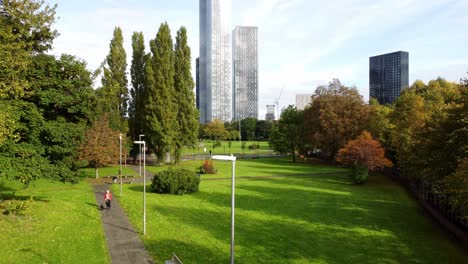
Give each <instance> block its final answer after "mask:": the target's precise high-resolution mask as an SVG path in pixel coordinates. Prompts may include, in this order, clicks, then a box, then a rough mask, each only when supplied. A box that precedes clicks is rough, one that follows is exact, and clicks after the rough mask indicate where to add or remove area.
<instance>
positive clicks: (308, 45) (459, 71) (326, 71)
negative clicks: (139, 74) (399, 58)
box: [49, 0, 468, 119]
mask: <svg viewBox="0 0 468 264" xmlns="http://www.w3.org/2000/svg"><path fill="white" fill-rule="evenodd" d="M225 1H228V0H225ZM230 2H231V24H232V27H233V28H234V26H235V25H248V26H258V27H259V114H260V116H259V117H260V118H261V119H263V118H264V116H265V112H266V109H265V105H266V104H272V103H273V101H274V98H275V97H277V96H278V95H279V93H280V91H281V89H282V87H284V92H283V95H282V97H281V99H280V106H281V107H283V106H286V105H288V104H294V101H295V95H296V94H298V93H313V92H314V90H315V88H316V86H317V85H319V84H325V83H327V82H328V81H330V80H331V79H332V78H339V79H340V80H341V81H342V83H344V84H345V85H348V86H356V87H357V88H358V90H359V92H360V93H361V94H362V95H363V96H364V98H365V99H366V100H367V99H368V96H369V90H368V89H369V88H368V87H369V85H368V82H369V80H368V78H369V77H368V67H369V66H368V63H369V62H368V61H369V57H370V56H374V55H379V54H383V53H387V52H393V51H398V50H404V51H408V52H409V58H410V66H409V70H410V83H412V82H413V81H414V80H416V79H420V80H423V81H425V82H427V81H429V80H431V79H434V78H437V77H438V76H442V77H444V78H446V79H447V80H450V81H457V82H458V81H459V79H460V78H462V77H467V71H468V0H326V1H311V0H232V1H230ZM49 3H57V4H58V8H57V16H59V17H60V18H59V19H58V21H57V23H56V25H55V28H56V29H57V30H58V31H59V32H60V34H61V36H60V37H58V38H57V39H56V41H55V43H54V50H53V51H52V53H54V54H60V53H68V54H73V55H76V56H78V57H80V58H82V59H84V60H86V61H87V62H88V65H89V68H90V69H95V68H97V67H98V66H99V64H100V63H101V62H102V61H103V60H104V58H105V56H106V55H107V53H108V49H109V48H108V47H109V41H110V39H111V38H112V31H113V29H114V27H115V26H120V27H121V28H122V30H123V32H124V41H125V47H126V51H127V56H128V60H129V65H130V60H131V43H130V41H131V34H132V32H133V31H143V33H144V36H145V40H146V42H147V43H148V41H149V39H153V38H155V35H156V33H157V30H158V28H159V25H160V24H161V23H162V22H164V21H167V22H168V24H169V26H170V28H171V30H172V34H173V36H174V35H175V32H176V31H177V30H178V28H179V27H180V26H182V25H183V26H185V27H187V30H188V38H189V45H190V47H191V48H192V59H193V61H194V60H195V58H196V57H197V56H198V53H199V51H198V47H199V44H198V41H199V40H198V36H199V32H198V0H172V1H168V0H152V1H150V0H138V1H137V0H94V1H93V0H82V1H50V2H49ZM147 46H148V44H147ZM147 50H148V49H147ZM193 72H194V70H193Z"/></svg>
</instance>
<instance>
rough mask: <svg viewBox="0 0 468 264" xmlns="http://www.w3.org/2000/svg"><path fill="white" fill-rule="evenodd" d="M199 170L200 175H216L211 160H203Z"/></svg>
mask: <svg viewBox="0 0 468 264" xmlns="http://www.w3.org/2000/svg"><path fill="white" fill-rule="evenodd" d="M199 170H200V174H216V169H215V167H214V165H213V161H212V160H205V161H204V162H203V165H202V166H201V167H200V168H199Z"/></svg>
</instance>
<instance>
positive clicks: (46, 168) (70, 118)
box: [0, 55, 95, 184]
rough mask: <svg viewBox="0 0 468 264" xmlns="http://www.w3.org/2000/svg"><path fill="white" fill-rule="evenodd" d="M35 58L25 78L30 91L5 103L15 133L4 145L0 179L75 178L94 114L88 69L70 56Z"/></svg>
mask: <svg viewBox="0 0 468 264" xmlns="http://www.w3.org/2000/svg"><path fill="white" fill-rule="evenodd" d="M31 62H32V63H31V67H30V68H29V69H28V71H27V75H26V76H25V78H26V79H27V80H28V82H29V83H30V85H31V88H32V90H31V92H30V93H29V94H28V96H27V97H25V98H24V99H23V100H11V101H5V102H4V103H3V104H2V105H4V106H5V108H8V109H10V110H9V113H10V114H9V119H10V120H11V121H12V123H13V124H15V128H14V131H13V134H14V135H15V137H13V138H9V139H8V140H6V141H5V142H4V143H3V144H2V145H1V146H0V177H6V178H9V179H17V180H20V181H21V182H22V183H24V184H27V183H29V182H30V181H31V180H34V179H37V178H41V177H47V178H53V179H57V180H61V181H71V182H76V181H77V179H78V178H77V173H76V170H77V167H78V163H77V156H78V155H77V152H78V146H79V144H80V143H81V140H82V138H83V132H84V130H85V128H86V126H87V124H88V123H89V122H90V118H92V117H93V108H94V101H95V97H94V93H93V90H92V88H91V79H90V72H89V71H87V70H86V64H85V63H84V62H82V61H79V60H77V59H76V58H74V57H73V56H69V55H63V56H62V57H61V58H60V59H59V60H57V59H55V57H53V56H50V55H37V56H35V57H33V58H32V59H31Z"/></svg>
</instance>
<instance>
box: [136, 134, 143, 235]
mask: <svg viewBox="0 0 468 264" xmlns="http://www.w3.org/2000/svg"><path fill="white" fill-rule="evenodd" d="M133 143H135V144H138V145H143V235H146V151H144V150H145V149H146V142H145V141H141V140H140V141H134V142H133ZM139 147H141V146H139Z"/></svg>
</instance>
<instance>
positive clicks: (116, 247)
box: [94, 184, 154, 264]
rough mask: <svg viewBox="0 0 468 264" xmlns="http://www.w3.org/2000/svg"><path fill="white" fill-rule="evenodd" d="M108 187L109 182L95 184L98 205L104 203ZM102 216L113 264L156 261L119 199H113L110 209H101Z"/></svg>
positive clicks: (138, 263) (146, 263)
mask: <svg viewBox="0 0 468 264" xmlns="http://www.w3.org/2000/svg"><path fill="white" fill-rule="evenodd" d="M107 189H109V185H107V184H101V185H94V194H95V195H96V202H97V204H98V205H101V204H104V201H103V198H104V194H105V192H106V190H107ZM114 197H115V195H114ZM101 218H102V225H103V227H104V234H105V236H106V241H107V248H108V250H109V254H110V258H111V263H112V264H133V263H137V264H140V263H141V264H149V263H154V262H153V260H152V258H151V257H150V256H149V254H148V253H147V252H146V251H145V247H144V245H143V243H142V242H141V240H140V237H139V236H138V233H137V232H136V231H135V229H133V226H132V225H131V224H130V221H129V220H128V217H127V215H126V214H125V213H124V212H123V210H122V207H120V204H119V202H118V200H117V199H113V200H112V207H111V208H110V209H109V210H107V209H104V210H102V211H101Z"/></svg>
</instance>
